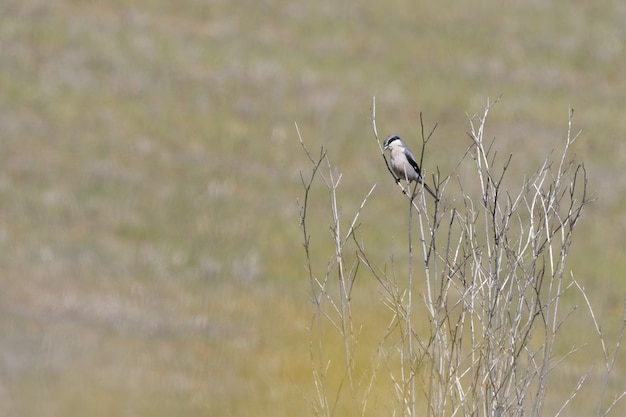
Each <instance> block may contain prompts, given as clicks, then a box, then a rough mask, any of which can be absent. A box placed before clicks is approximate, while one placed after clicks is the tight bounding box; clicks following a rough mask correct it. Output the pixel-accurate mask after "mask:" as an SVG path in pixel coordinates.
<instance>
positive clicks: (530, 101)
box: [0, 0, 626, 416]
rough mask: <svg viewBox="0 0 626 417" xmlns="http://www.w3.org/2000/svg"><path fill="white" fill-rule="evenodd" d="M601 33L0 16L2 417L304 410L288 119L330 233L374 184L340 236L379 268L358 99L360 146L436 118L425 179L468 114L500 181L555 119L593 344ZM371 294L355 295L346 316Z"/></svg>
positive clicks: (443, 14) (618, 287)
mask: <svg viewBox="0 0 626 417" xmlns="http://www.w3.org/2000/svg"><path fill="white" fill-rule="evenodd" d="M624 13H625V10H624V7H623V5H622V3H621V2H620V1H617V0H614V1H606V2H603V3H602V5H599V4H598V5H596V4H595V3H594V4H589V5H583V4H572V3H571V2H564V1H559V2H552V3H551V4H549V5H548V4H545V2H540V1H536V2H535V1H533V2H522V3H516V4H509V3H507V4H506V5H504V4H503V5H500V3H497V2H490V1H486V0H484V1H480V2H473V3H471V4H470V3H467V4H460V3H459V2H454V1H444V2H436V3H431V4H424V5H418V4H416V3H415V2H410V1H404V0H398V1H395V2H393V3H391V4H390V3H384V4H383V3H381V2H375V1H366V2H360V3H354V4H353V3H349V2H339V3H337V2H331V1H322V2H308V3H307V2H288V1H284V0H274V1H271V2H256V1H240V2H229V1H215V2H199V1H193V0H187V1H181V2H167V1H164V0H153V1H148V2H145V1H144V2H140V1H127V2H122V1H110V2H100V3H98V2H86V1H70V0H64V1H63V0H61V1H56V2H50V3H48V2H37V1H34V0H26V1H16V0H9V1H5V2H3V4H2V5H0V46H1V47H0V164H1V165H0V166H2V169H0V220H1V221H0V262H1V265H2V273H1V274H0V286H1V287H2V291H0V353H1V355H0V358H2V359H1V360H0V376H1V377H0V404H2V405H0V413H2V414H3V415H28V416H48V415H49V416H53V415H55V416H56V415H63V416H72V415H85V413H88V414H89V415H112V414H118V415H153V416H160V415H162V416H169V415H174V414H182V415H188V416H193V415H224V416H225V415H233V416H235V415H245V414H252V413H253V414H255V415H260V416H263V415H272V416H281V415H284V416H292V415H307V414H308V411H309V408H308V403H307V398H308V397H309V396H310V395H312V391H311V376H310V363H309V356H308V355H309V350H308V343H309V334H308V331H307V327H308V325H309V320H310V317H311V306H310V305H309V304H308V301H307V294H308V293H307V291H308V287H307V286H308V283H307V275H306V271H305V269H304V254H303V253H302V246H301V241H300V239H301V235H300V231H299V229H298V211H297V206H296V199H297V198H298V197H301V196H302V190H301V187H300V177H299V171H300V170H303V169H306V167H307V161H306V159H305V156H304V155H303V153H302V152H301V150H300V148H299V144H298V141H297V135H296V132H295V128H294V125H293V123H294V122H297V123H298V125H299V127H300V130H301V132H302V135H303V137H304V139H305V141H306V142H307V144H308V145H309V147H310V149H311V150H312V151H314V152H317V149H318V147H319V146H321V145H323V146H326V147H328V148H329V152H330V155H331V159H332V160H333V161H335V162H336V163H337V165H338V169H339V170H340V171H341V172H343V174H344V177H343V183H342V184H343V187H342V190H341V196H342V201H341V203H342V207H343V210H344V211H345V212H346V213H349V212H350V211H351V210H352V209H354V208H355V207H357V206H358V204H360V201H361V199H362V197H363V196H364V195H365V193H366V192H367V191H368V190H369V188H370V187H371V184H373V183H377V184H378V187H377V189H376V191H375V193H374V195H373V197H372V198H371V199H370V202H369V204H368V207H367V208H366V210H365V212H364V213H363V218H362V221H363V224H364V225H367V227H366V228H364V229H365V231H364V234H365V235H366V236H371V240H370V241H369V242H368V248H369V249H370V251H372V252H379V253H380V255H379V256H380V262H381V263H383V262H387V261H388V256H389V254H390V248H391V243H392V239H394V238H395V239H396V240H395V243H394V244H395V245H396V246H397V247H401V246H402V244H403V239H404V236H405V234H404V232H403V231H402V228H403V225H404V223H403V222H402V219H401V218H400V219H399V220H398V221H385V222H383V220H382V217H383V216H385V215H387V214H389V213H390V212H393V211H394V210H398V211H399V212H400V213H402V214H404V205H403V203H402V199H401V198H400V196H399V195H398V194H397V189H396V188H395V187H394V186H393V184H392V183H391V181H390V180H389V178H388V177H387V173H386V170H385V168H384V166H383V165H382V162H381V160H380V157H379V156H378V154H377V148H376V145H375V143H374V141H373V138H372V134H371V129H370V123H369V109H370V106H371V98H372V96H374V95H375V96H376V97H377V113H378V114H377V116H378V128H379V131H380V134H381V135H383V136H384V135H386V134H387V133H391V132H397V133H400V134H402V135H404V136H406V137H407V138H410V140H412V141H413V143H417V142H416V141H417V140H418V138H419V131H420V128H419V123H418V120H419V117H418V114H419V112H420V111H423V112H424V116H425V120H426V123H427V126H432V125H433V124H434V123H435V122H438V123H439V127H438V129H437V131H436V133H435V139H434V142H433V143H432V145H431V146H430V147H429V149H428V159H427V161H426V168H427V170H428V169H430V170H432V169H434V167H435V165H439V166H440V168H441V170H442V171H443V172H445V171H446V170H449V169H451V168H452V167H453V164H454V163H455V162H456V161H457V160H458V158H459V157H460V155H461V154H462V152H463V151H464V148H465V147H466V146H467V144H468V139H467V137H466V135H465V132H466V130H467V126H468V122H467V115H468V114H470V115H471V114H473V113H476V112H481V111H482V108H483V106H484V104H485V103H486V100H487V98H488V97H490V98H491V99H494V98H496V97H498V96H500V95H502V99H501V101H500V103H499V104H498V105H497V106H496V107H495V108H494V109H493V112H492V114H491V120H490V122H489V123H488V126H489V129H490V134H491V135H492V136H494V137H496V138H497V144H498V146H499V147H501V149H502V153H503V154H504V153H506V152H515V156H514V168H515V173H516V174H520V175H521V173H522V172H524V171H523V170H525V168H526V167H527V166H528V165H531V166H537V164H539V162H540V159H541V158H542V157H543V155H545V153H546V152H547V151H549V150H550V149H553V148H559V147H561V146H562V145H563V141H564V138H565V134H566V127H567V126H566V123H567V111H568V104H571V106H572V107H573V108H575V110H576V112H575V117H574V129H575V130H578V129H580V128H582V129H584V132H583V135H582V138H581V139H580V142H579V143H577V154H578V155H579V157H580V159H582V160H584V161H585V165H586V167H587V169H588V173H589V176H590V187H591V189H592V190H594V191H595V193H596V194H597V196H598V201H597V202H595V203H594V204H593V205H591V206H589V210H588V211H587V212H586V213H585V217H584V218H583V220H582V221H583V224H582V229H583V230H581V233H579V234H578V236H577V237H578V241H577V242H576V243H575V244H574V252H575V256H573V257H572V259H571V263H570V266H571V267H572V269H573V270H574V273H575V276H576V277H577V279H579V280H580V281H581V282H583V283H584V284H585V286H586V288H588V290H589V291H590V295H591V298H592V301H593V302H595V304H596V306H597V313H598V315H599V316H600V320H601V322H602V324H603V325H604V326H606V329H607V332H609V334H611V333H610V332H611V331H612V330H610V329H612V326H613V325H615V324H617V322H618V321H619V318H620V316H621V305H622V304H621V303H622V299H623V296H624V293H626V280H625V279H624V278H623V275H624V272H625V271H626V265H624V261H623V260H622V257H623V256H622V254H623V253H624V250H625V249H626V241H625V240H624V238H623V233H621V230H622V229H623V227H622V226H623V220H622V218H623V210H624V207H625V204H626V202H625V201H624V199H623V198H622V197H621V196H622V195H624V191H625V188H626V183H625V182H624V180H623V175H622V160H623V154H624V150H625V148H624V145H623V136H624V132H626V121H625V120H626V119H625V118H624V117H623V114H624V112H625V111H626V102H625V101H624V100H623V97H624V95H625V94H626V81H625V80H624V77H623V76H622V74H621V68H624V67H625V66H626V56H625V55H624V54H623V51H622V49H621V40H622V39H623V38H624V36H625V35H626V33H625V31H626V30H625V29H624V26H623V17H624ZM315 198H316V199H318V200H319V201H316V202H314V203H313V207H316V209H317V210H318V211H319V212H317V213H316V215H315V219H316V221H317V227H316V228H315V235H314V239H316V240H317V241H316V243H315V244H316V245H318V246H317V247H318V248H319V259H320V261H321V262H326V258H325V256H326V255H325V254H326V253H327V251H328V249H329V248H328V246H325V244H324V243H323V239H325V238H326V236H327V232H326V230H327V229H326V227H327V226H328V220H327V217H326V214H325V211H324V210H327V209H326V208H325V207H326V194H325V191H324V190H319V191H318V192H317V193H316V194H315ZM396 200H397V202H396ZM376 291H377V288H376V285H374V284H373V283H367V282H364V283H363V287H362V291H360V292H359V297H362V299H363V300H364V301H363V303H364V305H365V306H367V305H368V304H371V303H375V302H376V299H377V294H376ZM374 311H376V310H374ZM360 314H362V317H363V321H364V322H368V321H369V322H372V320H374V317H372V316H373V315H374V313H373V312H372V313H370V312H369V310H368V309H366V308H364V309H362V310H360ZM381 320H382V319H381ZM376 328H378V327H376V326H374V327H373V328H372V334H371V335H368V336H367V337H371V339H370V340H369V341H370V342H371V341H375V340H376V333H375V329H376ZM585 341H586V340H585V334H580V337H579V338H573V339H572V341H571V342H572V343H579V344H580V343H585ZM364 343H367V339H366V342H364ZM364 349H365V348H364ZM589 356H591V355H589ZM576 360H580V361H581V364H580V366H579V368H577V370H580V371H581V372H585V371H586V370H588V369H590V367H591V366H595V365H594V363H595V362H594V361H593V360H592V358H590V357H588V356H586V355H584V354H583V355H580V356H577V357H576ZM567 366H571V365H567ZM568 370H569V368H566V369H565V370H564V372H565V373H567V372H568ZM624 371H626V364H625V363H624V361H622V364H621V365H620V366H619V374H618V375H623V372H624ZM573 373H575V372H573ZM568 378H569V377H568ZM571 380H572V381H575V380H576V376H574V375H572V376H571ZM568 382H569V381H568ZM555 385H556V387H557V388H555V389H556V390H557V391H567V390H568V389H569V388H568V387H571V384H560V383H559V381H555ZM561 385H564V386H561ZM622 385H623V384H622ZM614 388H615V389H623V388H624V387H623V386H620V383H619V381H616V382H615V387H614ZM577 401H579V402H581V403H583V404H579V405H580V406H581V407H583V408H582V409H586V408H585V404H584V403H585V400H584V398H583V399H578V400H577ZM623 407H624V406H623V405H622V406H621V408H620V410H622V411H623V410H624V408H623ZM378 411H379V412H380V411H381V410H378ZM619 414H620V413H619V412H616V413H615V415H619Z"/></svg>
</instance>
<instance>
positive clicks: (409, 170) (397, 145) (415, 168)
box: [383, 134, 439, 200]
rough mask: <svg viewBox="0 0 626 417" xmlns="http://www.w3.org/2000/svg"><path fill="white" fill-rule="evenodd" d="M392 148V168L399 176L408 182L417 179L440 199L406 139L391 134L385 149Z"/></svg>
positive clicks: (431, 193)
mask: <svg viewBox="0 0 626 417" xmlns="http://www.w3.org/2000/svg"><path fill="white" fill-rule="evenodd" d="M386 150H391V170H392V171H393V172H394V174H395V175H396V176H397V177H398V179H404V180H406V181H407V183H410V182H411V181H417V182H419V183H420V184H422V185H423V186H424V188H425V189H426V191H428V192H429V193H430V195H432V196H433V198H434V199H435V200H439V199H438V198H437V195H436V194H435V193H434V192H433V190H431V189H430V187H429V186H428V185H427V184H426V183H425V182H424V178H422V173H421V171H420V167H419V165H418V164H417V161H416V160H415V156H414V155H413V152H411V149H409V147H408V146H407V145H406V143H404V140H402V138H401V137H400V136H398V135H395V134H394V135H390V136H388V137H387V139H385V146H384V147H383V151H386Z"/></svg>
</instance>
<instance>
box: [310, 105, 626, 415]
mask: <svg viewBox="0 0 626 417" xmlns="http://www.w3.org/2000/svg"><path fill="white" fill-rule="evenodd" d="M490 109H491V105H489V104H488V105H487V106H486V108H485V110H484V112H483V114H482V115H479V116H473V117H471V118H470V129H469V132H468V136H469V138H470V144H469V146H468V149H467V150H466V152H465V153H464V154H463V155H461V156H460V158H459V164H458V165H457V167H456V168H455V169H454V170H453V171H452V172H451V173H450V174H448V175H446V176H445V177H441V176H440V175H439V173H438V172H437V175H435V176H434V179H435V189H436V193H437V195H438V196H439V201H435V203H434V205H433V204H431V205H428V204H426V199H425V196H424V194H423V193H420V192H419V191H420V190H419V187H416V188H415V189H414V190H411V189H410V188H409V187H408V186H407V185H403V184H402V183H400V182H397V183H398V186H399V187H400V189H401V190H402V193H403V194H404V196H405V198H406V199H407V204H408V212H407V215H408V222H409V228H408V234H407V239H408V249H407V250H408V258H409V261H408V263H407V264H406V269H400V265H397V264H396V262H395V261H394V260H392V261H391V268H387V267H385V266H382V267H381V266H379V265H375V264H374V263H373V262H372V261H370V257H369V256H368V254H367V253H366V250H365V249H364V244H363V242H362V241H360V240H359V239H357V236H356V233H355V225H356V224H357V220H358V218H359V215H360V213H361V212H362V210H363V209H364V207H365V206H366V204H367V201H368V199H369V198H370V196H371V194H372V192H373V191H374V188H375V186H372V188H371V189H370V191H369V193H367V195H366V196H365V197H364V198H363V201H362V203H361V205H360V207H359V208H358V210H357V211H356V213H355V214H354V216H353V217H352V218H351V220H350V221H349V224H348V226H347V229H346V230H345V231H342V229H341V227H342V223H341V222H342V216H341V215H340V213H339V210H338V207H337V193H338V187H339V184H340V180H341V175H340V174H337V171H336V170H335V169H333V168H332V166H331V163H330V161H329V158H328V155H327V154H326V152H325V151H324V150H323V149H322V151H321V152H320V154H319V156H317V157H314V156H313V155H312V154H311V153H310V152H309V151H308V149H307V148H306V146H305V145H304V142H303V139H302V137H301V135H300V132H299V131H298V137H299V139H300V143H301V144H302V147H303V149H304V151H305V153H306V155H307V156H308V158H309V160H310V163H311V167H312V168H311V173H310V175H308V176H304V175H302V183H303V187H304V200H303V201H302V202H300V204H299V205H300V222H301V227H302V232H303V242H304V250H305V253H306V258H307V268H308V272H309V280H310V284H311V299H312V302H313V305H314V318H313V321H312V335H315V336H314V337H312V339H311V341H312V343H311V361H312V364H313V369H314V370H313V379H314V383H315V388H316V397H315V399H314V400H313V401H312V402H311V403H312V407H313V412H314V414H315V415H320V416H332V415H335V413H336V410H337V405H338V404H339V403H341V402H342V401H348V402H350V404H351V405H350V409H352V410H353V411H354V415H357V416H364V415H368V414H369V411H368V401H369V400H370V398H371V397H372V389H373V386H374V384H373V381H374V380H375V379H376V378H381V377H382V375H385V376H386V377H387V380H388V381H389V382H390V384H391V385H392V388H393V390H392V391H393V393H394V399H393V400H391V401H390V404H389V405H388V406H387V408H386V409H385V410H386V413H387V414H389V415H404V416H418V415H419V416H437V417H439V416H539V415H541V414H542V410H543V409H544V402H545V400H546V392H547V387H548V384H549V379H550V375H551V373H552V371H553V370H554V369H555V368H556V367H558V366H559V365H560V364H561V363H563V361H565V360H566V359H567V358H568V357H569V356H570V355H571V354H572V353H573V352H575V351H576V348H572V349H571V350H570V351H569V352H567V353H565V354H561V355H557V353H556V352H555V345H556V342H557V338H558V336H559V335H560V330H561V329H562V326H563V325H564V324H565V323H566V322H567V321H568V320H570V319H571V317H572V313H573V310H572V309H570V310H568V311H561V310H562V308H563V307H562V306H561V305H562V303H561V300H562V298H563V296H564V294H566V293H568V292H572V293H575V294H581V295H582V297H583V299H584V300H585V303H586V305H587V306H588V307H589V312H590V313H591V314H590V315H591V317H592V319H593V323H594V324H595V328H596V331H597V334H598V337H599V338H600V340H601V343H602V347H603V352H604V358H603V359H604V362H605V364H606V366H605V375H606V376H605V386H606V381H608V377H609V375H610V373H611V372H612V370H613V367H614V364H615V357H616V353H617V350H618V349H619V346H620V344H621V339H622V335H623V331H624V328H623V324H624V323H626V321H624V320H623V321H622V331H621V332H620V333H619V338H618V340H617V342H616V346H615V350H614V353H613V354H609V350H608V348H607V347H606V343H605V340H604V338H603V336H602V333H601V332H600V327H599V325H598V322H597V320H596V317H595V315H594V313H593V309H592V308H591V303H590V302H589V299H588V297H587V295H586V293H585V291H584V290H583V287H582V286H581V285H579V284H578V283H577V282H576V280H575V279H574V277H573V275H572V274H570V273H568V271H567V269H566V261H567V258H568V255H569V253H570V248H571V245H572V239H573V232H574V229H575V228H576V225H577V222H578V220H579V219H580V217H581V216H582V214H583V211H584V209H585V208H586V207H587V205H588V203H589V202H590V197H589V193H588V190H587V175H586V171H585V167H584V165H583V164H582V163H576V162H574V161H572V160H570V148H571V145H572V144H573V143H574V141H575V140H576V139H577V138H578V136H579V134H572V131H571V126H572V111H570V114H569V118H568V129H567V137H566V140H565V144H564V146H563V149H562V151H561V152H560V153H551V154H550V155H548V157H546V159H545V161H544V162H543V164H542V165H541V166H540V167H539V169H537V170H535V171H534V172H529V173H526V177H525V178H524V179H521V180H520V181H521V186H520V187H519V188H518V189H511V187H509V188H507V187H505V186H504V180H505V178H507V174H508V172H509V162H510V161H511V157H512V156H508V157H507V158H500V157H499V155H497V153H496V150H495V149H496V148H495V146H494V143H493V142H487V141H486V140H485V138H484V131H485V122H486V119H487V116H488V113H489V111H490ZM420 119H421V118H420ZM372 128H373V132H374V136H375V138H376V141H377V143H378V146H379V148H380V151H381V154H382V156H383V158H384V161H385V163H387V159H386V158H385V155H384V153H383V151H382V146H381V141H380V140H379V137H378V132H377V128H376V116H375V101H374V103H373V107H372ZM423 131H424V129H423V123H422V132H423ZM433 131H434V129H433ZM433 131H431V132H430V133H429V134H428V135H425V134H424V133H422V141H423V146H422V153H423V152H424V150H425V148H426V145H427V144H428V140H429V138H430V137H431V135H432V134H433ZM467 163H471V165H472V167H473V168H472V169H471V170H470V171H468V172H471V175H468V174H465V175H463V177H462V178H461V177H460V176H458V175H457V174H456V172H457V170H458V168H459V166H461V164H467ZM387 167H388V168H389V165H387ZM390 172H391V170H390ZM318 178H321V180H322V182H323V184H324V186H325V187H326V189H327V190H328V193H329V197H330V200H329V201H330V208H331V210H330V212H331V220H330V222H331V225H330V230H331V239H332V243H333V245H334V248H335V251H334V255H333V256H332V259H331V260H330V261H329V262H326V261H323V260H318V259H313V257H312V254H311V251H310V237H311V232H310V230H309V225H308V223H307V209H308V207H309V205H310V201H309V199H310V196H311V189H312V186H313V184H314V183H315V181H316V180H317V179H318ZM452 180H454V181H458V187H459V189H460V190H461V195H455V196H454V198H452V197H450V196H448V195H447V190H448V188H449V185H450V182H451V181H452ZM451 201H456V202H457V204H455V205H454V206H453V204H452V203H450V202H451ZM458 202H460V203H461V204H458ZM413 223H416V226H415V227H414V225H413ZM414 229H416V232H414V231H413V230H414ZM414 233H416V234H417V244H416V245H414V241H415V240H416V239H415V237H414V236H413V234H414ZM348 247H349V248H350V249H349V250H350V251H352V250H354V251H355V252H356V253H357V257H356V260H355V261H354V262H350V263H349V264H346V261H345V260H346V251H347V250H348V249H347V248H348ZM415 248H418V253H416V251H415ZM418 254H419V256H418ZM418 258H419V260H420V261H423V263H419V265H420V268H421V269H422V271H420V276H422V275H423V276H424V277H425V285H424V289H423V290H422V291H421V292H418V291H416V285H415V283H414V282H413V278H414V275H415V273H414V271H413V264H414V262H413V261H414V260H417V259H418ZM320 264H323V265H324V267H323V268H320V267H319V265H320ZM361 266H364V267H366V269H367V271H369V273H371V274H372V275H373V276H375V277H376V279H377V280H378V283H379V285H380V288H381V294H382V296H381V298H380V302H381V303H382V304H383V305H384V306H386V307H387V308H388V310H389V311H390V314H391V320H390V322H389V325H388V327H387V329H386V331H385V332H384V333H383V334H381V335H380V339H379V340H380V343H379V345H378V348H377V350H376V353H375V354H374V355H373V357H372V360H371V366H370V367H369V369H368V372H367V373H363V372H362V371H358V370H357V369H356V368H355V366H354V350H355V347H356V346H357V344H358V340H359V339H358V335H359V330H358V329H359V326H358V324H356V323H357V318H355V317H353V314H352V302H353V300H352V298H351V294H352V290H353V286H354V285H355V282H356V276H357V274H358V273H360V272H361V270H362V268H361V269H360V267H361ZM317 271H321V273H320V272H317ZM398 276H403V277H406V279H402V280H400V279H398ZM417 310H419V312H420V316H419V320H420V321H421V324H420V325H419V326H417V325H416V320H417V313H416V312H417ZM424 321H426V322H427V323H426V325H425V324H424ZM324 324H330V327H331V329H334V331H335V332H336V333H337V334H338V335H339V338H340V339H341V340H342V342H343V353H344V354H343V358H344V363H343V364H341V365H337V364H335V363H330V362H329V361H327V360H325V359H324V355H323V352H324V350H325V349H327V348H328V346H327V345H326V344H325V336H324V335H325V333H324V332H323V331H322V330H321V329H322V327H323V325H324ZM333 366H335V367H337V366H339V367H340V368H342V375H344V377H343V378H342V383H341V384H340V385H339V387H333V389H332V390H333V391H332V392H330V386H329V385H328V383H327V381H328V379H327V376H328V372H329V370H330V369H331V367H333ZM584 381H585V375H581V377H580V379H579V380H578V382H577V383H575V384H574V385H573V386H572V392H571V395H570V396H569V397H567V398H564V399H563V401H562V405H563V406H562V407H561V410H560V411H559V414H560V413H561V412H562V411H563V410H564V409H565V408H566V407H567V405H568V404H569V403H570V401H571V399H572V398H573V397H574V396H575V395H576V394H577V393H578V392H579V391H580V389H581V387H582V385H583V383H584ZM344 385H345V386H346V387H347V389H345V390H344ZM602 395H603V396H604V390H603V394H602ZM623 395H624V394H621V395H619V396H617V397H616V398H614V400H613V401H612V402H611V403H610V404H609V405H608V406H603V398H600V399H598V409H597V410H598V411H597V415H598V416H600V415H607V414H608V413H609V412H610V411H611V410H612V408H613V407H614V405H615V404H616V403H617V401H619V400H620V399H621V398H622V396H623Z"/></svg>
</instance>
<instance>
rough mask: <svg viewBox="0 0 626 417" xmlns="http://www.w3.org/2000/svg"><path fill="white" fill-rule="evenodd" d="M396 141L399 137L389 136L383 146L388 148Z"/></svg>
mask: <svg viewBox="0 0 626 417" xmlns="http://www.w3.org/2000/svg"><path fill="white" fill-rule="evenodd" d="M396 140H400V136H398V135H391V136H389V137H387V139H386V140H385V146H389V145H390V144H391V143H392V142H395V141H396Z"/></svg>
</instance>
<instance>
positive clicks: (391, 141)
mask: <svg viewBox="0 0 626 417" xmlns="http://www.w3.org/2000/svg"><path fill="white" fill-rule="evenodd" d="M396 146H404V142H403V141H402V138H401V137H400V136H398V135H390V136H388V137H387V139H385V146H384V147H383V150H385V151H386V150H387V149H391V148H394V147H396Z"/></svg>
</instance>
